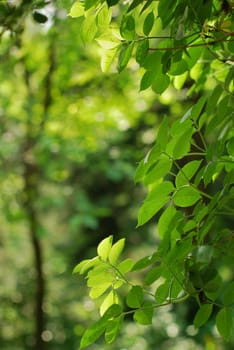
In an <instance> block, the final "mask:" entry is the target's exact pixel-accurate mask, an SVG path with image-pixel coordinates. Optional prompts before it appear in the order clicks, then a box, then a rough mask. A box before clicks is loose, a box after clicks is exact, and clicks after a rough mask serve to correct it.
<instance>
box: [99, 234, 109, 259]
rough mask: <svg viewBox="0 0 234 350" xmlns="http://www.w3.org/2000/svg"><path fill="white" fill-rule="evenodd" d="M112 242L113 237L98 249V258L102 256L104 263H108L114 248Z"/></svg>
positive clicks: (103, 241) (106, 239)
mask: <svg viewBox="0 0 234 350" xmlns="http://www.w3.org/2000/svg"><path fill="white" fill-rule="evenodd" d="M112 240H113V236H109V237H107V238H105V239H103V240H102V241H101V242H100V243H99V245H98V247H97V253H98V256H100V258H101V259H102V260H103V261H107V258H108V255H109V253H110V250H111V246H112Z"/></svg>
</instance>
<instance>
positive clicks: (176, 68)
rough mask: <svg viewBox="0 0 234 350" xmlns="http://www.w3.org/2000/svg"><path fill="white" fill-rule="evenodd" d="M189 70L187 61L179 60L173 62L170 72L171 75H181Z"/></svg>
mask: <svg viewBox="0 0 234 350" xmlns="http://www.w3.org/2000/svg"><path fill="white" fill-rule="evenodd" d="M187 70H188V66H187V63H186V61H184V60H181V61H179V62H175V63H173V64H171V66H170V70H169V74H170V75H180V74H183V73H184V72H186V71H187Z"/></svg>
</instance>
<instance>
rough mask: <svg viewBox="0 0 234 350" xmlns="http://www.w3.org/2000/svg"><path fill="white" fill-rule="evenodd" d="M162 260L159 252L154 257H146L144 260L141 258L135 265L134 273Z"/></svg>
mask: <svg viewBox="0 0 234 350" xmlns="http://www.w3.org/2000/svg"><path fill="white" fill-rule="evenodd" d="M160 259H161V257H160V256H159V254H158V253H157V252H156V253H154V254H153V255H149V256H145V257H144V258H141V259H140V260H138V261H137V262H136V263H135V264H134V266H133V268H132V271H137V270H142V269H144V268H146V267H148V266H149V265H152V264H153V263H154V262H156V261H159V260H160Z"/></svg>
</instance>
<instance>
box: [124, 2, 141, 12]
mask: <svg viewBox="0 0 234 350" xmlns="http://www.w3.org/2000/svg"><path fill="white" fill-rule="evenodd" d="M141 3H142V0H133V2H132V3H131V5H130V6H129V8H128V10H127V12H130V11H132V10H133V9H134V8H136V7H137V6H138V5H139V4H141Z"/></svg>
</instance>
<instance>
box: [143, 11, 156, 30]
mask: <svg viewBox="0 0 234 350" xmlns="http://www.w3.org/2000/svg"><path fill="white" fill-rule="evenodd" d="M153 25H154V14H153V12H152V11H151V12H150V13H148V15H147V16H146V18H145V20H144V24H143V33H144V34H145V35H146V36H148V35H149V33H150V32H151V30H152V28H153Z"/></svg>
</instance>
